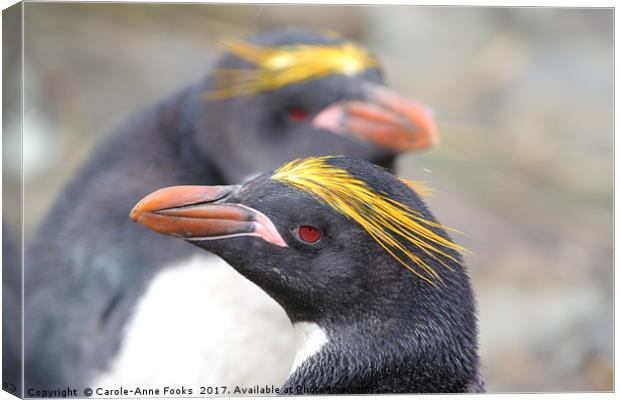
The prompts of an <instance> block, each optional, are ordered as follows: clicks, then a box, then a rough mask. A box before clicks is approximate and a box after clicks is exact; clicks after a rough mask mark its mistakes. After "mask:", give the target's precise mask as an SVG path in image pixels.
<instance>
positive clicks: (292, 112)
mask: <svg viewBox="0 0 620 400" xmlns="http://www.w3.org/2000/svg"><path fill="white" fill-rule="evenodd" d="M287 113H288V118H289V119H290V120H291V121H293V122H301V121H303V120H304V119H306V117H307V116H308V112H307V111H306V110H304V109H301V108H299V107H291V108H289V109H288V110H287Z"/></svg>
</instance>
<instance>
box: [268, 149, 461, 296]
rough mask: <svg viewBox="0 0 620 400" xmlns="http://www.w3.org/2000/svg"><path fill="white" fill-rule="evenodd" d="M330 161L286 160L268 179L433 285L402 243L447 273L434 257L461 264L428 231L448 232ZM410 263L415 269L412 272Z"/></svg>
mask: <svg viewBox="0 0 620 400" xmlns="http://www.w3.org/2000/svg"><path fill="white" fill-rule="evenodd" d="M330 158H333V156H325V157H309V158H305V159H300V160H295V161H292V162H289V163H287V164H285V165H283V166H282V167H280V168H279V169H277V170H276V171H275V172H274V174H273V175H272V177H271V178H272V179H273V180H275V181H277V182H280V183H283V184H286V185H289V186H292V187H295V188H297V189H299V190H301V191H303V192H305V193H308V194H310V195H311V196H312V197H314V198H316V199H318V200H319V201H322V202H324V203H325V204H327V205H329V206H330V207H332V208H333V209H334V210H336V211H337V212H339V213H341V214H343V215H344V216H346V217H348V218H350V219H352V220H353V221H355V222H356V223H358V224H359V225H360V226H361V227H362V228H363V229H364V230H365V231H366V232H367V233H368V234H369V235H370V236H371V237H372V238H373V239H374V240H375V241H376V242H377V243H378V244H379V245H380V246H381V247H382V248H383V249H384V250H385V251H387V252H388V253H389V254H390V255H391V256H392V257H393V258H394V259H396V260H397V261H398V262H399V263H400V264H402V265H403V266H405V267H406V268H407V269H409V270H410V271H411V272H413V273H414V274H416V275H417V276H418V277H420V278H422V279H424V280H426V281H428V282H429V283H431V284H433V285H435V283H434V281H435V280H439V281H441V278H440V277H439V275H438V274H437V273H436V272H435V271H434V270H433V268H432V267H431V266H430V265H428V264H427V263H426V262H425V261H424V260H423V259H422V258H421V257H420V256H418V255H416V254H415V253H414V252H412V251H411V250H410V249H409V248H407V247H406V244H407V243H408V244H411V245H413V246H415V247H416V248H418V249H419V250H420V251H422V252H423V253H425V254H426V255H428V256H429V257H431V258H432V259H434V260H436V261H438V262H439V263H440V264H441V265H443V266H445V267H446V268H448V269H451V268H450V266H448V265H447V264H446V263H445V262H444V260H442V259H441V258H440V257H439V256H443V257H445V258H447V259H449V260H452V261H453V262H455V263H457V264H460V262H459V261H458V260H457V259H456V258H454V257H453V256H451V255H449V254H447V253H445V252H444V251H443V250H442V248H443V249H452V250H456V251H466V250H465V249H464V248H463V247H461V246H459V245H457V244H455V243H453V242H451V241H450V240H447V239H445V238H443V237H442V236H440V235H438V234H436V233H435V232H434V231H432V230H431V229H429V227H435V228H442V229H448V228H446V227H444V226H443V225H441V224H439V223H436V222H433V221H428V220H426V219H424V218H423V217H422V215H421V214H420V213H418V212H416V211H414V210H412V209H411V208H409V207H408V206H406V205H404V204H402V203H400V202H398V201H396V200H394V199H391V198H389V197H386V196H385V195H382V194H380V193H376V192H374V191H373V190H372V189H370V188H369V187H368V186H367V185H366V183H365V182H364V181H362V180H360V179H358V178H355V177H354V176H352V175H351V174H349V173H348V172H347V171H346V170H345V169H342V168H339V167H336V166H333V165H330V164H329V163H327V161H328V160H329V159H330ZM448 230H451V231H454V230H453V229H448ZM412 263H413V264H414V265H416V266H417V267H418V268H417V269H416V268H414V267H413V266H412ZM420 270H421V271H420Z"/></svg>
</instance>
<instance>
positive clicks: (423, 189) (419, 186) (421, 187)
mask: <svg viewBox="0 0 620 400" xmlns="http://www.w3.org/2000/svg"><path fill="white" fill-rule="evenodd" d="M398 180H399V181H401V182H402V183H404V184H405V185H407V186H409V188H410V189H411V190H413V191H414V192H415V193H416V194H417V195H418V196H422V197H426V196H432V195H433V188H431V187H430V186H428V185H427V184H426V182H422V181H412V180H411V179H406V178H398Z"/></svg>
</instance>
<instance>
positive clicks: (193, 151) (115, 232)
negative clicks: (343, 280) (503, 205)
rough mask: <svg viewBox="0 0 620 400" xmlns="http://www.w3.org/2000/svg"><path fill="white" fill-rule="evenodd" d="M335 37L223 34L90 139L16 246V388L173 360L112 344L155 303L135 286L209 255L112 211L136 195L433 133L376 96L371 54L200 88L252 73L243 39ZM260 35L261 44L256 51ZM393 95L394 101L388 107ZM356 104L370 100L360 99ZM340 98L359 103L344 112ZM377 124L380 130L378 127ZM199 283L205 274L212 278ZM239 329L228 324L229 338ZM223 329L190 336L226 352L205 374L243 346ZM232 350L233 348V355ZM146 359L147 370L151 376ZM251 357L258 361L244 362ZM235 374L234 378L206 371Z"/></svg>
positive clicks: (279, 43)
mask: <svg viewBox="0 0 620 400" xmlns="http://www.w3.org/2000/svg"><path fill="white" fill-rule="evenodd" d="M342 42H343V40H342V39H336V40H334V39H327V38H325V37H323V36H322V35H320V34H318V33H316V32H312V31H306V30H298V29H292V30H284V31H276V32H272V33H268V34H261V35H258V36H257V37H255V38H253V39H251V44H245V45H243V46H245V47H241V50H239V46H240V45H239V43H238V42H236V43H235V46H237V47H234V46H232V47H231V50H230V51H231V52H232V53H230V52H229V53H228V54H227V55H225V56H224V57H223V59H222V61H221V62H220V63H218V65H216V67H215V71H214V72H213V73H212V74H211V75H210V76H209V77H207V78H206V79H205V80H204V81H202V82H200V83H198V84H196V85H194V86H191V87H189V88H186V89H183V90H181V91H179V92H178V93H177V94H176V95H174V96H172V97H171V98H169V99H165V100H163V101H161V102H159V103H157V104H155V105H154V106H151V107H150V108H148V109H146V110H145V111H143V112H142V113H140V114H138V115H136V116H134V117H132V118H130V119H129V120H128V121H127V122H125V123H124V124H123V125H122V126H120V127H119V129H118V130H116V131H115V132H113V133H112V134H111V135H109V136H107V137H105V138H104V139H103V140H102V141H101V142H100V143H99V144H98V145H97V146H96V148H95V149H94V150H93V153H92V156H91V157H90V159H89V161H88V163H87V164H86V165H85V166H84V167H83V168H82V169H81V170H80V171H79V172H78V174H77V176H76V177H75V178H74V179H73V180H71V181H70V182H69V184H68V185H67V186H66V188H65V189H64V190H63V192H62V193H61V194H60V196H59V198H58V200H57V201H56V203H55V205H54V206H53V207H52V208H51V210H50V212H49V214H48V216H47V218H46V219H45V221H44V222H43V224H42V225H41V227H40V229H39V230H38V231H37V233H36V235H35V237H34V239H33V241H32V242H31V243H29V244H28V246H27V250H26V254H27V256H26V260H25V293H26V298H25V310H24V312H25V317H26V319H25V322H24V329H25V332H24V335H25V343H24V349H25V379H26V389H28V388H33V389H46V388H48V389H49V388H54V387H59V386H64V385H70V386H73V387H77V388H78V389H80V388H82V387H85V386H90V385H92V384H93V383H95V382H101V381H106V379H107V378H106V377H116V378H114V379H115V380H116V379H120V376H123V377H124V378H123V379H122V380H123V382H127V383H128V384H129V383H135V384H143V383H144V384H153V383H161V382H162V380H160V377H161V376H166V374H172V373H174V372H171V371H177V370H179V369H180V366H178V365H175V364H173V363H170V364H166V365H163V366H162V364H157V365H155V364H148V363H145V362H140V356H139V355H136V356H135V357H133V358H132V356H131V354H132V352H131V351H130V350H127V352H125V353H123V351H124V350H123V349H128V348H129V347H130V346H131V345H130V344H126V345H125V344H124V343H125V342H126V341H127V340H129V342H128V343H131V339H128V338H132V337H135V335H136V334H132V332H130V330H131V329H132V328H133V327H137V326H142V325H141V324H140V321H145V318H142V317H141V316H139V315H137V314H136V312H137V311H144V310H147V311H146V312H147V314H148V313H149V311H148V309H149V306H148V305H147V304H150V303H152V304H162V303H161V302H165V299H163V300H149V299H148V297H147V298H146V299H145V302H146V301H148V303H145V304H144V305H143V304H141V300H142V299H143V297H144V295H145V293H146V294H149V293H151V294H153V293H154V295H157V294H160V295H164V296H166V297H175V296H177V294H175V293H172V292H170V291H165V290H161V289H160V288H162V287H164V288H166V287H168V284H166V283H165V282H163V283H160V281H159V280H158V279H157V277H158V276H159V275H160V274H161V273H163V272H164V271H166V272H167V271H170V273H169V274H168V273H167V274H165V275H163V277H164V278H166V277H167V278H169V279H171V280H172V281H173V282H175V280H177V279H178V278H175V274H174V273H173V272H177V273H178V274H179V276H180V277H182V278H183V279H185V283H186V286H187V287H192V285H191V283H192V279H191V278H190V277H189V275H188V274H187V273H186V272H187V271H185V270H184V268H183V267H182V266H183V265H184V264H188V263H189V264H190V266H189V267H188V268H189V269H190V271H192V270H193V271H196V268H195V265H194V262H193V261H192V260H194V259H196V257H202V258H206V262H205V266H204V269H205V273H208V272H206V271H208V270H210V269H212V270H214V271H216V270H217V268H209V265H208V264H209V263H211V261H210V260H209V258H208V257H205V254H204V252H201V251H199V250H198V249H195V248H194V247H192V246H190V245H188V244H186V243H183V242H180V241H169V240H166V238H164V237H161V236H160V235H157V234H155V233H147V234H144V232H143V231H142V230H141V229H140V227H138V226H136V225H135V224H131V223H130V222H129V221H127V220H126V212H125V211H124V210H128V209H130V208H131V205H132V204H133V203H134V201H135V199H136V198H139V197H142V196H144V195H145V194H147V193H149V192H151V191H153V190H155V189H157V188H159V187H162V186H168V185H177V184H190V185H191V184H197V183H201V184H204V183H207V184H211V185H222V184H227V183H232V182H235V181H238V180H240V179H242V178H244V177H247V176H251V175H253V174H255V173H256V172H258V171H260V170H262V169H266V168H272V167H274V166H275V165H277V164H279V163H281V162H283V161H286V160H289V159H291V158H294V157H299V156H302V155H322V154H330V153H338V154H349V155H353V156H356V157H361V158H364V159H368V160H370V161H372V162H376V163H378V164H381V165H382V166H384V167H388V168H391V167H392V165H393V160H394V157H395V155H396V152H398V151H401V150H402V151H405V150H407V151H409V150H413V149H416V148H420V149H421V148H424V147H426V146H427V145H428V144H429V143H430V142H432V141H433V139H432V138H433V137H434V135H435V133H434V127H433V126H432V122H430V117H429V116H428V115H426V111H425V110H424V109H423V108H422V107H420V106H419V105H417V104H413V103H407V102H406V101H404V100H402V99H400V98H397V96H395V95H393V94H388V95H387V96H386V93H387V89H385V88H383V87H382V86H381V84H380V83H381V74H380V72H379V70H378V67H376V66H375V65H374V64H372V65H370V64H369V65H368V67H367V68H364V69H362V70H360V71H358V72H357V73H355V74H348V73H346V74H345V73H330V74H327V75H324V76H320V77H317V78H316V79H302V80H299V81H295V82H292V83H290V84H286V85H280V86H277V87H269V88H262V89H261V88H259V89H260V90H256V91H254V92H251V93H245V92H242V93H233V95H230V93H228V95H226V96H224V97H221V96H220V97H219V98H216V99H210V98H209V95H210V94H212V93H220V92H218V90H232V89H231V87H232V88H233V89H235V88H236V86H235V84H238V80H239V79H246V78H238V77H237V78H236V79H237V81H234V80H233V81H232V83H231V82H230V80H224V86H222V85H220V83H218V82H220V81H219V80H218V79H216V78H217V73H218V72H222V71H224V72H222V73H224V75H225V74H226V73H225V71H231V70H232V71H236V72H235V74H237V75H238V74H239V73H241V74H242V75H243V76H246V75H245V74H247V73H248V72H249V73H250V74H254V72H256V71H255V69H257V68H259V66H260V65H259V66H257V65H254V64H253V63H251V62H248V60H247V59H245V58H243V56H244V54H245V53H244V52H247V49H253V51H254V53H260V52H261V51H262V52H263V53H264V52H267V53H269V51H271V52H274V51H275V52H276V53H275V54H276V55H277V54H279V53H277V52H278V51H280V52H282V51H284V52H285V53H284V54H287V53H286V52H287V51H293V50H294V51H297V50H299V49H300V48H301V49H302V50H304V49H306V48H311V49H313V48H314V47H313V46H315V47H316V48H318V49H319V50H320V51H333V49H332V47H331V46H339V43H342ZM300 44H301V45H303V46H310V47H303V46H301V45H300ZM298 45H300V46H301V47H300V46H298ZM260 46H269V47H265V49H268V50H264V49H263V47H260ZM342 46H343V47H342V49H343V50H342V51H343V52H344V51H345V50H346V51H349V50H350V49H349V47H346V46H347V45H344V44H343V45H342ZM337 48H338V47H337ZM257 49H262V50H260V51H259V50H257ZM291 49H292V50H291ZM326 49H327V50H326ZM338 49H339V48H338ZM235 51H236V53H235ZM338 51H340V50H338ZM355 51H356V52H357V53H356V52H355ZM355 51H354V52H353V56H351V57H353V58H352V59H353V60H356V61H359V62H361V61H360V60H365V58H363V57H365V56H363V55H359V54H358V53H360V54H362V53H363V52H361V51H359V50H355ZM254 53H252V54H254ZM260 54H262V53H260ZM269 54H271V53H269ZM330 54H331V53H330ZM338 54H340V53H338ZM347 54H348V53H347ZM347 57H348V56H347ZM336 60H339V59H338V58H336ZM271 61H273V60H271ZM257 62H258V61H257ZM259 64H260V63H259ZM338 65H339V64H336V66H338ZM321 66H322V65H319V67H321ZM322 67H324V66H322ZM328 67H330V68H331V67H333V65H332V66H330V65H328ZM260 68H264V67H260ZM265 68H266V67H265ZM317 68H318V67H317ZM239 71H241V72H239ZM291 71H293V72H294V71H295V70H294V68H291ZM237 75H235V76H237ZM252 76H254V75H252ZM261 76H262V75H261ZM235 82H236V83H235ZM242 82H245V80H242ZM227 85H228V86H227ZM231 85H232V86H231ZM235 90H237V89H235ZM394 104H396V108H394V109H392V107H393V105H394ZM364 107H366V108H364ZM368 107H370V109H371V111H372V112H368V110H367V108H368ZM403 107H404V108H406V110H404V111H403ZM349 109H351V110H358V111H359V112H358V113H357V114H353V113H350V115H349V114H347V113H349ZM405 114H406V115H405ZM324 115H325V117H323V116H324ZM377 115H378V116H379V117H380V118H381V121H370V123H368V124H366V125H367V126H365V127H363V126H362V125H363V124H360V120H361V119H364V118H366V119H372V118H376V117H377ZM300 116H301V117H302V118H300ZM319 117H321V118H319ZM377 123H379V127H380V128H381V127H383V128H384V129H383V130H379V131H377V129H376V128H377ZM371 128H372V129H371ZM377 132H378V133H377ZM386 138H387V140H386ZM429 138H430V139H429ZM420 140H421V141H420ZM216 264H217V263H216ZM215 275H216V276H217V275H218V274H217V273H216V274H215ZM203 278H204V277H202V278H200V279H203ZM204 279H207V278H204ZM214 279H215V278H214ZM235 282H236V283H234V285H235V286H232V287H229V288H228V292H229V293H235V292H250V291H251V289H250V288H249V287H248V285H249V284H248V283H247V282H245V281H239V280H237V281H235ZM154 285H155V286H154ZM211 285H212V286H214V287H215V286H218V285H217V284H216V283H215V281H213V282H211ZM182 286H183V285H179V284H177V285H176V286H174V287H182ZM158 287H159V288H158ZM171 287H173V286H171ZM252 293H254V295H256V296H258V297H261V296H263V298H262V299H259V300H256V301H257V302H260V303H261V304H265V308H264V310H265V311H264V313H266V314H268V315H270V316H274V317H267V319H269V318H272V319H273V320H274V321H280V322H277V323H275V324H274V327H273V331H275V332H278V331H283V332H286V329H290V328H288V326H287V325H286V324H285V323H284V322H285V321H284V320H283V318H279V317H278V315H282V311H281V309H280V307H279V306H278V305H277V304H275V303H274V302H272V301H271V299H270V298H268V297H266V296H265V295H264V294H263V293H261V292H259V291H253V292H252ZM208 297H209V294H208V293H206V292H205V293H203V294H202V297H201V300H200V301H196V302H197V303H198V302H199V303H201V304H204V303H203V300H205V298H208ZM196 298H198V297H196ZM228 304H230V302H229V303H228ZM187 307H191V305H187ZM168 311H169V312H170V313H174V312H175V311H174V310H168ZM150 312H151V313H152V311H150ZM196 312H197V310H196ZM255 314H256V313H255ZM196 315H197V316H199V314H196ZM200 317H203V318H207V319H210V320H211V321H213V322H212V323H211V325H209V326H206V325H204V324H201V323H199V324H198V326H196V325H187V326H186V329H202V330H213V331H217V330H219V332H227V330H226V329H227V328H224V327H219V326H218V325H217V322H218V321H220V320H221V318H225V317H217V316H206V315H202V316H200ZM258 317H260V318H264V317H263V316H261V315H259V316H258ZM166 318H167V316H166V315H165V314H163V313H162V315H161V320H160V321H152V322H151V323H152V325H153V328H148V329H146V328H144V329H143V332H145V331H149V332H151V334H152V335H154V336H157V335H158V330H159V329H158V324H161V325H165V324H166V322H165V321H166ZM146 320H148V318H147V319H146ZM197 321H198V320H197V319H194V320H193V322H197ZM283 321H284V322H283ZM198 322H200V321H198ZM190 323H191V321H190ZM208 334H209V332H206V333H205V335H207V336H208ZM287 335H288V336H287ZM246 336H247V335H245V336H244V335H240V336H239V338H240V339H239V340H242V338H243V337H246ZM292 336H293V333H292V331H290V332H288V333H286V334H285V335H284V337H285V339H284V340H283V342H286V343H281V346H280V348H284V350H279V351H276V352H274V354H284V355H283V356H282V358H285V359H289V360H291V361H292V359H293V355H294V354H293V353H294V348H291V349H290V350H286V348H287V346H288V344H287V343H288V341H292ZM286 337H290V338H291V339H290V340H288V339H286ZM227 339H230V340H229V341H227V342H226V343H217V344H214V343H207V342H206V341H203V342H197V343H194V346H196V349H195V350H194V353H195V354H200V353H201V352H202V350H201V349H199V348H198V347H200V346H203V347H204V346H206V348H209V349H213V351H216V350H218V349H219V351H220V352H221V353H222V354H228V355H230V357H231V361H230V363H228V364H226V365H216V364H215V363H210V362H209V361H208V360H204V367H200V368H198V369H200V370H201V371H203V373H204V374H205V375H204V376H218V375H217V373H216V372H215V371H222V373H223V374H224V375H225V376H233V375H234V368H235V366H236V365H238V364H237V363H238V360H239V359H242V357H244V355H243V352H244V351H245V350H244V346H243V343H242V342H241V341H239V342H236V341H235V340H234V338H233V337H231V338H228V337H227ZM273 345H274V346H277V345H278V344H273ZM162 346H164V345H163V344H162ZM165 346H174V344H171V343H166V344H165ZM151 350H152V351H153V352H157V351H158V348H157V346H155V345H154V346H153V348H152V349H151ZM205 351H207V352H208V351H210V350H205ZM235 351H238V352H239V354H238V355H237V356H236V358H235V356H234V355H233V353H234V352H235ZM220 359H223V357H220ZM123 365H141V366H142V368H143V369H144V370H145V371H143V375H144V376H149V377H151V378H150V379H148V381H147V382H143V381H141V380H142V379H143V378H142V377H140V376H138V375H136V374H135V373H131V374H127V373H123V372H122V371H127V370H128V369H127V368H124V367H123ZM188 368H192V367H191V366H188ZM227 368H228V372H226V369H227ZM149 369H152V370H159V371H161V372H160V374H161V375H158V374H157V373H155V372H153V371H150V372H149V371H148V370H149ZM194 369H196V368H194ZM208 369H211V370H210V371H208ZM231 369H232V370H233V372H230V371H231ZM254 369H255V370H258V369H259V368H258V366H254ZM286 370H287V368H284V369H283V370H282V371H279V370H278V371H276V372H274V373H273V375H274V377H273V379H275V380H278V379H280V376H285V374H286ZM263 372H264V371H260V373H259V374H258V375H255V376H247V377H245V378H244V379H243V380H244V382H241V383H254V382H257V380H262V379H266V378H265V376H264V375H263ZM145 379H146V378H145ZM107 381H108V382H110V380H109V379H108V380H107ZM234 382H237V381H218V382H214V383H216V384H224V385H226V384H232V383H234ZM260 383H264V382H260Z"/></svg>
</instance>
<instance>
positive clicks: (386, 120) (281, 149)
mask: <svg viewBox="0 0 620 400" xmlns="http://www.w3.org/2000/svg"><path fill="white" fill-rule="evenodd" d="M222 44H223V47H224V49H225V51H226V53H225V55H224V56H223V58H222V59H221V60H220V62H219V63H217V65H216V66H215V68H214V70H213V71H212V72H211V74H210V75H209V76H208V77H207V78H206V80H205V81H204V84H203V86H202V87H201V90H200V91H199V93H198V95H197V99H196V100H197V102H198V105H197V112H196V115H195V117H194V121H195V122H194V123H195V124H196V125H195V126H194V136H195V137H194V142H195V144H196V147H197V149H198V152H199V153H200V154H202V155H203V156H204V157H205V158H208V159H209V160H212V161H213V162H214V163H215V164H216V166H217V167H218V169H219V170H220V171H222V173H223V175H224V178H225V179H226V181H227V182H239V181H241V180H242V179H244V178H247V177H248V176H252V175H255V174H257V173H258V172H261V171H266V170H269V169H272V168H275V167H276V166H277V165H280V164H281V163H283V162H285V161H287V160H291V159H294V158H299V157H306V156H322V155H327V154H343V155H347V156H352V157H357V158H362V159H366V160H369V161H371V162H373V163H375V164H378V165H381V166H384V167H387V168H391V167H392V165H393V161H394V157H395V155H396V154H398V153H403V152H408V151H416V150H423V149H425V148H427V147H429V146H430V145H432V144H433V143H435V142H436V140H437V132H436V128H435V125H434V122H433V119H432V117H431V116H430V113H429V111H428V109H427V108H426V107H425V106H424V105H422V104H420V103H418V102H415V101H413V100H409V99H406V98H405V97H403V96H400V95H398V94H397V93H395V92H393V91H391V90H389V89H388V88H387V87H386V86H385V84H384V81H383V77H382V73H381V70H380V65H379V62H378V61H377V59H376V58H375V57H374V56H373V55H372V54H370V52H369V51H368V50H366V49H365V48H363V47H361V46H360V45H357V44H355V43H352V42H350V41H347V40H345V39H343V38H339V37H334V36H332V35H330V34H325V33H319V32H315V31H310V30H305V29H298V28H289V29H283V30H278V31H273V32H266V33H261V34H258V35H256V36H253V37H250V38H248V39H247V40H229V41H224V42H222Z"/></svg>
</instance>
